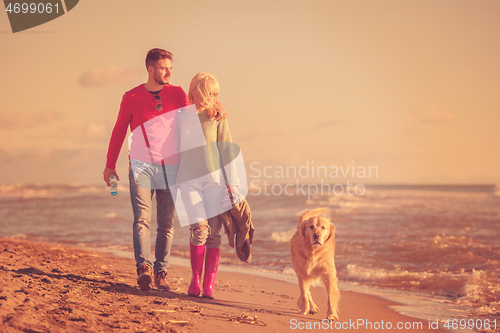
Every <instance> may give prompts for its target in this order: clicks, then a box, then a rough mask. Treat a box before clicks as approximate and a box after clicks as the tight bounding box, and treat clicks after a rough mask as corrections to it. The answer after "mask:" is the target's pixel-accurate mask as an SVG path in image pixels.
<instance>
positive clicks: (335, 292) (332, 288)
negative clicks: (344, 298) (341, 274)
mask: <svg viewBox="0 0 500 333" xmlns="http://www.w3.org/2000/svg"><path fill="white" fill-rule="evenodd" d="M323 282H324V283H325V287H326V292H327V293H328V311H327V313H326V314H327V316H328V317H327V319H329V320H337V319H339V316H338V302H339V288H338V287H337V282H338V279H337V275H336V274H335V273H334V274H331V275H330V274H325V275H324V277H323Z"/></svg>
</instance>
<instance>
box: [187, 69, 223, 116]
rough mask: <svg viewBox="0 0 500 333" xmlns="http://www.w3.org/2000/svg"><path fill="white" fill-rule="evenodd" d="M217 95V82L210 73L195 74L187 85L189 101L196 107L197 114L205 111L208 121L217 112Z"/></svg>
mask: <svg viewBox="0 0 500 333" xmlns="http://www.w3.org/2000/svg"><path fill="white" fill-rule="evenodd" d="M218 95H219V82H217V79H216V78H215V77H214V76H213V75H212V74H210V73H207V72H201V73H198V74H196V75H195V76H194V77H193V79H192V80H191V84H190V85H189V95H188V96H189V100H190V101H191V103H194V104H195V105H196V110H197V111H198V112H203V111H205V110H206V111H207V114H208V116H209V117H210V119H213V118H215V115H216V114H217V112H218V110H217V107H216V104H215V102H216V101H217V96H218Z"/></svg>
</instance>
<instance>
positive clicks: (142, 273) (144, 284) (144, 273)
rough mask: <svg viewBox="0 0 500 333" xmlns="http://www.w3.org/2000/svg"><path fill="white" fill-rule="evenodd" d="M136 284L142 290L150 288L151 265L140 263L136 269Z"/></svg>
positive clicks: (151, 280) (151, 279) (151, 278)
mask: <svg viewBox="0 0 500 333" xmlns="http://www.w3.org/2000/svg"><path fill="white" fill-rule="evenodd" d="M137 275H139V277H138V278H137V284H138V285H139V287H140V288H141V290H142V291H148V290H151V283H152V282H153V277H152V276H151V267H149V265H142V266H141V267H139V269H138V270H137Z"/></svg>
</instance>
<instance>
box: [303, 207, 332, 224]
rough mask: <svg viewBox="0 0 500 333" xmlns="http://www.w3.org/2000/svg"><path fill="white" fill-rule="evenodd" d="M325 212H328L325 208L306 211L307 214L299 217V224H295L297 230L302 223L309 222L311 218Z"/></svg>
mask: <svg viewBox="0 0 500 333" xmlns="http://www.w3.org/2000/svg"><path fill="white" fill-rule="evenodd" d="M327 211H328V208H327V207H323V208H316V209H312V210H308V211H307V212H305V213H304V214H302V216H301V217H300V219H299V222H298V223H297V229H300V225H301V224H302V222H303V221H306V220H309V219H310V218H311V217H313V216H318V215H321V214H324V213H326V212H327Z"/></svg>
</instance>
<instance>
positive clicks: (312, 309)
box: [307, 290, 319, 314]
mask: <svg viewBox="0 0 500 333" xmlns="http://www.w3.org/2000/svg"><path fill="white" fill-rule="evenodd" d="M307 295H308V299H309V306H310V310H309V313H310V314H315V313H317V312H318V310H319V308H318V306H317V305H316V304H314V302H313V298H312V296H311V292H310V290H307Z"/></svg>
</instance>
